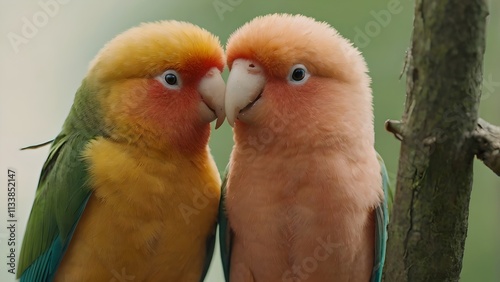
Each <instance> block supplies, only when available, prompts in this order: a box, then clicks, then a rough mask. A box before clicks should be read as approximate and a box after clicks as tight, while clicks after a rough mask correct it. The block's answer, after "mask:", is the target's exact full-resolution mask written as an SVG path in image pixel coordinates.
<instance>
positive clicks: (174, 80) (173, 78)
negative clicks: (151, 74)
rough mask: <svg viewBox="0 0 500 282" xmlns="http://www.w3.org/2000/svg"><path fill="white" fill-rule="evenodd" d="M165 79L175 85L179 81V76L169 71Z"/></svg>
mask: <svg viewBox="0 0 500 282" xmlns="http://www.w3.org/2000/svg"><path fill="white" fill-rule="evenodd" d="M165 81H166V82H167V83H168V84H170V85H175V84H176V83H177V76H175V74H171V73H167V74H166V75H165Z"/></svg>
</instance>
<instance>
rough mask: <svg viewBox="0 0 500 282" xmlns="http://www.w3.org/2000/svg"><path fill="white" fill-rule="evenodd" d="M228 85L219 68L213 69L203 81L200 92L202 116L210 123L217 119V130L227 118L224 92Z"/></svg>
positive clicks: (199, 87) (199, 88)
mask: <svg viewBox="0 0 500 282" xmlns="http://www.w3.org/2000/svg"><path fill="white" fill-rule="evenodd" d="M225 90H226V85H225V84H224V80H223V79H222V76H221V73H220V71H219V70H218V69H217V68H215V67H214V68H211V69H210V70H209V71H208V72H207V73H206V74H205V76H204V77H203V78H202V79H201V81H200V84H199V86H198V92H199V93H200V95H201V98H202V100H203V101H202V102H201V103H200V106H199V108H200V114H201V116H202V118H203V119H204V120H207V121H208V122H210V121H213V120H214V119H215V118H217V122H216V124H215V129H217V128H219V127H220V126H221V125H222V123H224V118H225V117H226V115H225V112H224V92H225Z"/></svg>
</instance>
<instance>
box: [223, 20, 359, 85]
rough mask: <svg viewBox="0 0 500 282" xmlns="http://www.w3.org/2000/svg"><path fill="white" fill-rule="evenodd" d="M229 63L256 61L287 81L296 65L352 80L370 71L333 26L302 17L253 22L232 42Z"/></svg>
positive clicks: (234, 36) (241, 28) (232, 39)
mask: <svg viewBox="0 0 500 282" xmlns="http://www.w3.org/2000/svg"><path fill="white" fill-rule="evenodd" d="M226 52H227V64H228V66H229V68H231V65H232V63H233V61H234V60H235V59H239V58H243V59H250V60H255V61H257V62H258V63H259V64H261V65H262V66H263V67H264V69H265V70H266V71H267V73H268V75H271V76H276V77H279V78H284V77H286V76H287V74H288V72H289V69H290V67H292V66H293V65H294V64H303V65H305V66H306V68H307V69H308V70H309V71H310V72H311V73H312V74H314V75H317V76H324V77H332V78H337V79H340V80H344V81H346V80H349V77H350V75H352V74H353V72H355V73H359V72H363V73H364V72H367V68H366V64H365V61H364V59H363V57H362V56H361V54H360V53H359V51H358V50H357V49H356V48H355V47H354V46H352V44H351V43H350V42H349V41H348V40H347V39H345V38H343V37H342V36H341V35H340V34H338V32H337V31H336V30H335V29H334V28H332V27H331V26H330V25H328V24H327V23H324V22H318V21H316V20H314V19H312V18H309V17H306V16H302V15H289V14H272V15H266V16H262V17H258V18H255V19H253V20H252V21H250V22H248V23H246V24H245V25H243V26H242V27H240V28H239V29H238V30H236V31H235V32H234V33H233V34H232V35H231V37H230V38H229V40H228V43H227V47H226Z"/></svg>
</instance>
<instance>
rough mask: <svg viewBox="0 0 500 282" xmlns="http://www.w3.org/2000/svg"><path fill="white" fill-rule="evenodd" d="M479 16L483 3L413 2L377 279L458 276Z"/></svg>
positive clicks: (481, 34)
mask: <svg viewBox="0 0 500 282" xmlns="http://www.w3.org/2000/svg"><path fill="white" fill-rule="evenodd" d="M486 17H487V6H486V2H485V1H484V0H432V1H431V0H425V1H424V0H416V1H415V18H414V29H413V35H412V43H411V48H410V52H409V55H408V56H409V57H408V69H407V72H406V75H407V96H406V105H405V112H404V115H403V119H402V121H401V122H392V123H391V122H389V124H388V125H387V128H388V129H389V130H390V129H391V128H392V129H394V130H393V132H394V133H398V134H399V136H400V137H401V139H402V144H401V152H400V160H399V170H398V179H397V187H396V196H395V204H394V210H393V212H392V218H391V223H390V225H389V240H388V247H387V259H386V263H385V269H384V280H385V281H391V282H392V281H394V282H404V281H418V282H420V281H459V277H460V271H461V268H462V258H463V253H464V244H465V238H466V234H467V217H468V212H469V200H470V192H471V188H472V162H473V158H474V155H475V153H476V152H477V151H478V150H477V142H475V140H476V139H475V138H471V137H472V136H474V135H475V134H476V133H475V131H476V128H477V122H478V107H479V101H480V100H479V98H480V92H481V82H482V68H483V65H482V62H483V54H484V48H485V24H486ZM396 136H398V135H396Z"/></svg>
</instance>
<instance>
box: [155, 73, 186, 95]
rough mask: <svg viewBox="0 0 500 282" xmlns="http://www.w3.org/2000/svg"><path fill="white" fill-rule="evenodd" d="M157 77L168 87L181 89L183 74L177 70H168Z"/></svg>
mask: <svg viewBox="0 0 500 282" xmlns="http://www.w3.org/2000/svg"><path fill="white" fill-rule="evenodd" d="M155 79H156V80H158V81H159V82H161V84H163V86H165V88H168V89H172V90H179V89H181V86H182V80H181V76H180V75H179V73H178V72H176V71H175V70H166V71H164V72H163V73H162V74H160V75H158V76H156V77H155Z"/></svg>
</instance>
